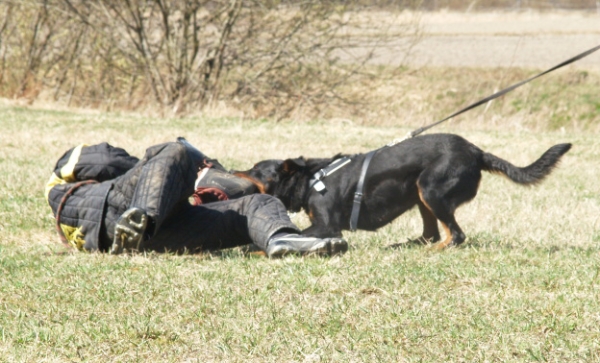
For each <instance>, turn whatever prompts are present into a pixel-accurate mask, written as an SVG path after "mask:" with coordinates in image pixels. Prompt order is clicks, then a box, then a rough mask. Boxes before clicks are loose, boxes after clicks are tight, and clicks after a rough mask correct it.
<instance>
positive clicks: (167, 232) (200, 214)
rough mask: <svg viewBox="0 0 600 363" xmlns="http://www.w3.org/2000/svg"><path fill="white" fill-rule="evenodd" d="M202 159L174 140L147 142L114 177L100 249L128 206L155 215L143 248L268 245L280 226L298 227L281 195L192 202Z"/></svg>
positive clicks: (292, 229)
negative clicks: (139, 154) (138, 156)
mask: <svg viewBox="0 0 600 363" xmlns="http://www.w3.org/2000/svg"><path fill="white" fill-rule="evenodd" d="M197 165H198V161H197V160H193V156H192V155H190V153H189V152H188V150H187V148H186V147H184V146H183V145H182V144H179V143H176V142H173V143H167V144H161V145H157V146H154V147H151V148H149V149H148V150H147V151H146V155H145V156H144V158H143V159H142V160H140V162H138V163H137V164H136V165H135V166H134V167H133V168H132V169H131V170H129V171H128V172H127V173H126V174H124V175H122V176H120V177H119V178H117V179H116V180H115V183H114V186H113V189H112V190H111V191H110V193H109V195H108V198H107V206H106V212H105V217H104V226H103V227H104V228H103V232H102V237H101V249H103V250H108V249H109V248H110V245H111V244H112V240H113V237H114V227H115V224H116V221H117V219H118V217H119V216H120V215H121V214H123V212H125V211H126V210H127V209H129V208H132V207H138V208H141V209H144V210H145V211H146V213H147V214H148V216H150V217H151V220H152V225H151V226H150V227H149V233H148V237H149V239H148V240H147V241H146V242H144V243H143V244H142V245H141V248H142V249H143V250H153V251H159V252H190V253H194V252H200V251H203V250H215V249H222V248H230V247H236V246H241V245H247V244H250V243H254V244H256V245H257V246H259V247H260V248H263V249H265V248H266V246H267V242H268V240H269V238H270V237H271V236H272V235H273V234H274V233H276V232H279V231H290V232H298V228H297V227H296V226H295V225H294V224H293V223H292V222H291V221H290V219H289V217H288V215H287V211H286V209H285V207H284V205H283V204H282V203H281V201H279V200H278V199H277V198H275V197H272V196H269V195H263V194H254V195H249V196H246V197H243V198H239V199H234V200H229V201H224V202H215V203H209V204H204V205H199V206H192V205H191V204H190V203H189V201H188V198H189V197H190V196H191V194H192V192H193V190H194V181H195V180H196V177H197V171H198V169H197Z"/></svg>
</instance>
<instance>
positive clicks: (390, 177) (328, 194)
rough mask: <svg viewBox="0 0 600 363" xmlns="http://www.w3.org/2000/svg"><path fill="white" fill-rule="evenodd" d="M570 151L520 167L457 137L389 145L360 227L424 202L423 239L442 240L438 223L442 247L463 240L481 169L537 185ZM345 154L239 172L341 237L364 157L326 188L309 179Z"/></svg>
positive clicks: (372, 177) (376, 166) (313, 229)
mask: <svg viewBox="0 0 600 363" xmlns="http://www.w3.org/2000/svg"><path fill="white" fill-rule="evenodd" d="M570 148H571V144H559V145H555V146H553V147H551V148H550V149H548V150H547V151H546V152H545V153H544V154H543V155H542V156H541V157H540V158H539V159H538V160H537V161H535V162H534V163H533V164H531V165H529V166H527V167H523V168H520V167H516V166H514V165H512V164H511V163H509V162H507V161H505V160H502V159H500V158H498V157H496V156H494V155H492V154H489V153H486V152H484V151H482V150H481V149H480V148H478V147H477V146H475V145H473V144H471V143H470V142H468V141H467V140H465V139H463V138H462V137H460V136H458V135H452V134H432V135H425V136H419V137H415V138H412V139H408V140H405V141H402V142H400V143H398V144H396V145H394V146H390V147H384V148H382V149H380V150H379V151H378V152H377V153H376V154H375V155H374V157H373V159H372V161H371V163H370V166H369V168H368V172H367V175H366V179H365V184H364V190H363V193H364V196H363V198H362V202H361V205H360V215H359V219H358V229H363V230H370V231H372V230H376V229H377V228H380V227H382V226H384V225H386V224H388V223H390V222H391V221H392V220H394V219H395V218H396V217H398V216H399V215H401V214H402V213H404V212H406V211H407V210H409V209H410V208H412V207H414V206H415V205H417V206H418V207H419V211H420V212H421V217H422V218H423V236H422V237H421V238H419V239H418V240H420V241H422V242H425V241H431V242H436V241H439V240H440V232H439V230H438V225H437V221H438V220H439V221H440V222H441V225H442V227H443V228H444V230H445V232H446V239H445V240H444V241H443V242H441V243H439V244H438V245H437V246H436V247H437V248H444V247H446V246H449V245H459V244H461V243H462V242H463V241H464V240H465V234H464V233H463V231H462V230H461V229H460V227H459V225H458V223H456V220H455V219H454V211H455V210H456V208H458V207H459V206H460V205H461V204H463V203H465V202H467V201H469V200H471V199H473V198H474V197H475V195H476V194H477V188H478V187H479V182H480V180H481V171H482V170H485V171H488V172H492V173H500V174H503V175H505V176H507V177H508V178H509V179H510V180H512V181H513V182H515V183H519V184H525V185H527V184H536V183H538V182H540V181H542V179H544V177H546V176H547V175H548V174H549V173H550V172H551V171H552V169H553V168H554V167H555V166H556V164H557V163H558V161H559V159H560V158H561V156H562V155H563V154H565V153H566V152H567V151H569V149H570ZM341 157H342V155H336V156H334V157H333V158H327V159H304V158H302V157H300V158H297V159H287V160H265V161H261V162H259V163H257V164H256V165H254V167H253V168H252V169H250V170H247V171H233V173H234V174H235V175H237V176H239V177H242V178H246V179H248V180H250V181H251V182H253V183H254V184H255V185H256V186H257V188H258V189H259V190H260V192H261V193H267V194H271V195H274V196H276V197H278V198H279V199H281V201H282V202H283V204H285V206H286V208H287V209H288V210H290V211H293V212H296V211H299V210H300V209H304V211H305V212H306V213H307V214H308V216H309V218H310V221H311V223H312V225H311V226H310V227H309V228H307V229H306V230H304V231H302V234H305V235H309V236H316V237H339V236H341V231H342V230H346V229H349V226H350V222H349V220H350V215H351V210H352V204H353V198H354V193H355V190H356V186H357V182H358V179H359V176H360V174H361V168H362V164H363V160H364V159H365V154H357V155H353V156H351V157H350V158H351V162H350V163H349V164H347V165H346V166H344V167H342V168H341V169H339V170H338V171H336V172H334V173H333V174H331V175H329V176H327V177H326V178H324V179H323V182H324V183H325V185H326V191H325V192H323V191H321V192H318V191H317V190H315V188H312V187H310V185H309V181H310V180H311V178H312V177H313V175H314V174H315V173H317V172H318V171H319V170H321V169H323V168H325V167H327V166H328V165H329V164H330V163H332V162H333V161H334V160H336V159H339V158H341ZM313 181H314V180H313Z"/></svg>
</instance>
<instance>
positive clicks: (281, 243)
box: [267, 234, 348, 258]
mask: <svg viewBox="0 0 600 363" xmlns="http://www.w3.org/2000/svg"><path fill="white" fill-rule="evenodd" d="M346 251H348V242H346V241H345V240H344V239H343V238H316V237H305V236H302V235H299V234H287V235H284V236H281V237H277V236H275V237H273V238H271V240H269V244H268V245H267V256H269V257H270V258H278V257H283V256H285V255H300V256H306V255H317V256H334V255H337V254H342V253H345V252H346Z"/></svg>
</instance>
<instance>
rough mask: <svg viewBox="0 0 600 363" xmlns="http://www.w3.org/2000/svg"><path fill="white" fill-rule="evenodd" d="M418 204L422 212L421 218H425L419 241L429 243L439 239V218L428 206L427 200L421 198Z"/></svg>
mask: <svg viewBox="0 0 600 363" xmlns="http://www.w3.org/2000/svg"><path fill="white" fill-rule="evenodd" d="M419 194H420V193H419ZM418 205H419V212H420V213H421V218H422V219H423V234H422V235H421V238H418V239H417V242H421V243H429V242H437V241H439V240H440V230H439V229H438V225H437V218H436V217H435V215H434V214H433V212H432V211H431V209H429V207H427V205H426V204H425V202H423V201H422V200H420V201H419V203H418Z"/></svg>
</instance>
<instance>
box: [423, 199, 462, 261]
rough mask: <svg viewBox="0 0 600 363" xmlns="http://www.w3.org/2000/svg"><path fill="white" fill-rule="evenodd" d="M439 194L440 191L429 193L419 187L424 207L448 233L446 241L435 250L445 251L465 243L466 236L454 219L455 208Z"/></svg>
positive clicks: (437, 245) (436, 246)
mask: <svg viewBox="0 0 600 363" xmlns="http://www.w3.org/2000/svg"><path fill="white" fill-rule="evenodd" d="M438 193H439V190H437V191H431V192H429V193H428V192H427V191H424V190H423V189H422V188H421V187H419V197H420V198H421V202H422V203H423V204H424V207H425V208H426V209H428V210H429V211H430V212H431V213H432V214H433V215H434V216H435V218H436V219H437V220H439V221H440V223H441V224H442V227H443V228H444V231H445V232H446V239H445V240H443V241H442V242H440V243H438V244H436V245H435V247H434V248H435V249H443V248H446V247H448V246H451V245H452V246H458V245H459V244H461V243H463V242H464V241H465V239H466V236H465V234H464V233H463V231H462V229H461V228H460V226H459V225H458V223H457V222H456V219H455V218H454V209H455V207H454V206H453V205H452V204H450V203H448V202H449V201H448V200H445V199H443V198H439V195H436V194H438ZM419 207H420V204H419ZM424 222H425V220H424Z"/></svg>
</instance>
